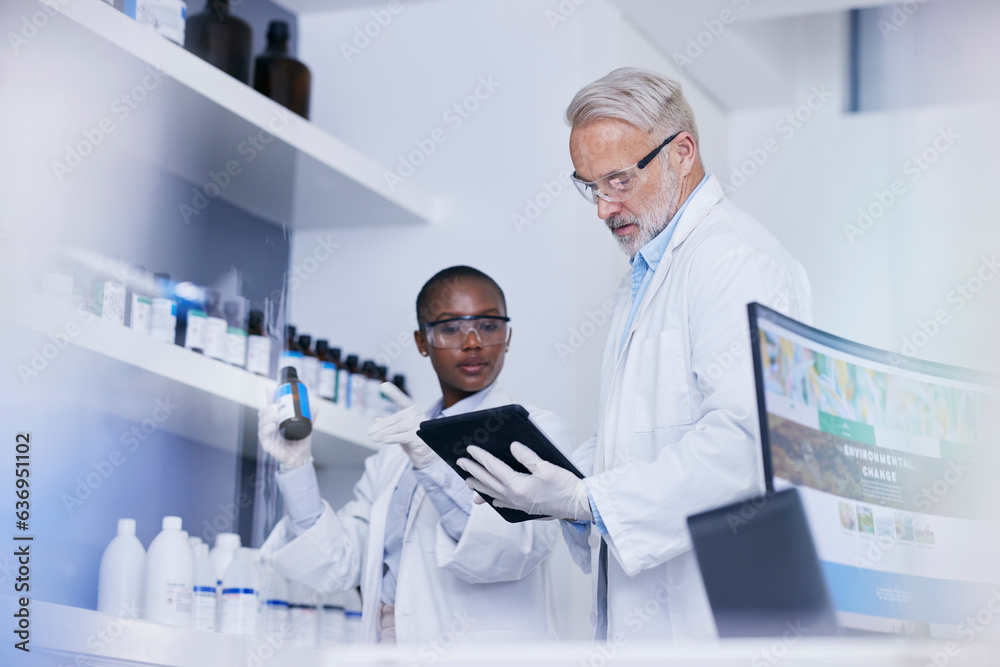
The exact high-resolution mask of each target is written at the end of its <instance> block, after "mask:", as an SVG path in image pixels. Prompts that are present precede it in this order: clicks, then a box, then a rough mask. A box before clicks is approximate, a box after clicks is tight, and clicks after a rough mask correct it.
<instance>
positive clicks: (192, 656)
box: [31, 600, 383, 667]
mask: <svg viewBox="0 0 1000 667" xmlns="http://www.w3.org/2000/svg"><path fill="white" fill-rule="evenodd" d="M31 607H32V609H31V614H32V635H31V651H32V654H33V655H36V654H39V653H40V654H42V655H48V656H52V657H53V658H55V657H58V658H59V659H61V660H62V661H63V663H66V662H68V663H71V664H72V663H73V658H76V659H77V662H76V663H75V664H88V665H89V664H93V665H108V664H115V665H119V664H137V665H139V664H141V665H162V666H164V667H190V666H191V665H255V664H260V665H268V666H269V667H283V666H294V667H309V666H313V665H315V666H316V667H320V666H323V665H334V664H337V665H343V664H357V665H362V664H370V660H371V657H372V653H377V654H379V655H381V654H382V653H383V652H379V651H378V650H377V649H372V648H371V647H365V646H361V645H357V644H341V645H338V646H335V647H333V648H305V647H301V646H295V645H292V642H291V641H289V640H288V638H286V637H284V636H277V637H275V636H271V637H250V636H245V635H231V634H222V633H218V632H206V631H204V630H195V629H193V628H177V627H173V626H169V625H163V624H160V623H153V622H151V621H145V620H142V619H137V618H135V617H134V615H130V614H129V613H128V612H123V613H122V614H118V615H109V614H103V613H101V612H97V611H93V610H90V609H79V608H77V607H69V606H66V605H59V604H52V603H49V602H42V601H37V600H32V602H31ZM269 639H270V641H269ZM67 656H70V659H69V660H67V659H66V657H67ZM63 663H60V662H57V661H55V660H53V662H52V664H63ZM42 664H48V662H42Z"/></svg>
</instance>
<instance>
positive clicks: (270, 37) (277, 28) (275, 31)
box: [267, 21, 288, 42]
mask: <svg viewBox="0 0 1000 667" xmlns="http://www.w3.org/2000/svg"><path fill="white" fill-rule="evenodd" d="M287 39H288V24H287V23H286V22H284V21H271V23H270V24H268V26H267V41H269V42H283V41H285V40H287Z"/></svg>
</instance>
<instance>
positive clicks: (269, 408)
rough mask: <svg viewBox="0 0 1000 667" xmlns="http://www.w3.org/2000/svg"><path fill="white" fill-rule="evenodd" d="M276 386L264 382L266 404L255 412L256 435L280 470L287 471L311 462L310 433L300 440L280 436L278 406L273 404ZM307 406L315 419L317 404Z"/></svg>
mask: <svg viewBox="0 0 1000 667" xmlns="http://www.w3.org/2000/svg"><path fill="white" fill-rule="evenodd" d="M276 388H277V385H276V384H275V383H274V382H267V383H265V387H264V391H265V392H266V394H267V398H266V405H265V407H264V408H262V409H261V410H260V411H258V412H257V437H258V438H259V439H260V446H261V447H263V448H264V451H265V452H267V453H268V454H270V455H271V456H273V457H274V458H275V459H276V460H277V461H278V464H279V467H280V470H281V472H288V471H289V470H292V469H294V468H298V467H299V466H303V465H306V464H307V463H312V460H313V457H312V434H310V435H307V436H306V437H304V438H302V439H301V440H286V439H285V438H283V437H281V430H280V429H279V428H278V406H277V405H275V404H274V391H275V389H276ZM309 406H310V408H312V418H313V421H315V420H316V407H317V406H315V405H314V404H313V402H312V401H310V402H309Z"/></svg>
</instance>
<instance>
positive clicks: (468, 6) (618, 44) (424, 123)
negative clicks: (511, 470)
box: [290, 0, 727, 638]
mask: <svg viewBox="0 0 1000 667" xmlns="http://www.w3.org/2000/svg"><path fill="white" fill-rule="evenodd" d="M564 4H569V3H564ZM558 6H559V3H558V2H556V1H548V2H534V1H528V0H522V1H518V2H503V3H499V2H468V1H459V0H448V1H440V2H419V3H412V4H410V3H404V4H403V11H402V12H400V13H399V14H398V15H397V16H395V17H393V19H392V21H391V22H390V23H389V24H388V25H387V26H386V27H385V28H384V29H383V30H382V32H381V34H379V35H378V36H377V37H375V38H373V39H372V41H371V43H370V44H369V45H368V46H367V47H366V48H365V49H364V50H362V51H361V52H360V54H357V55H355V56H354V57H353V58H352V60H351V61H350V62H347V59H346V58H345V56H344V55H343V53H342V51H341V46H340V45H341V42H348V43H350V41H351V40H352V39H353V36H354V29H355V27H358V26H360V27H363V26H364V24H365V23H366V22H368V21H370V20H371V18H372V17H371V15H370V14H369V11H370V10H360V11H350V12H337V13H328V14H318V15H309V16H304V17H302V18H300V23H299V26H300V46H299V55H300V58H302V60H304V61H305V62H306V63H307V64H308V65H309V66H310V68H311V69H312V72H313V77H314V84H313V102H312V118H313V120H314V121H315V122H316V123H317V124H319V125H320V126H321V127H323V128H325V129H327V130H329V131H330V132H332V133H333V134H335V135H337V136H339V137H341V138H343V139H344V140H345V141H347V142H348V143H350V144H352V145H354V146H355V147H357V148H358V149H360V150H362V151H363V152H365V153H367V154H369V155H371V156H372V157H374V158H375V159H377V160H379V161H380V162H381V163H382V164H384V165H387V166H389V167H391V168H396V167H397V166H398V163H399V159H400V155H405V154H408V153H410V152H411V151H413V150H414V149H415V148H416V146H415V144H414V141H415V140H423V139H426V138H427V137H429V136H430V134H431V132H432V130H434V129H435V128H442V129H443V130H444V131H445V132H446V136H447V140H446V141H445V142H444V143H441V144H440V145H439V146H438V147H437V148H436V150H435V152H434V153H433V154H432V155H431V156H430V157H429V158H428V159H427V160H426V162H425V163H424V164H423V165H421V166H420V167H419V168H418V169H417V170H416V172H415V173H414V174H413V175H412V181H413V182H414V183H416V184H418V185H420V186H421V187H423V188H425V189H426V190H427V191H429V192H431V193H433V194H435V195H438V196H440V197H441V198H442V202H443V204H444V206H443V215H442V216H441V219H440V221H439V222H438V224H436V225H434V226H429V227H421V228H414V227H393V226H386V227H379V228H370V229H369V228H360V227H358V228H352V229H349V230H338V231H335V232H298V233H296V234H295V235H294V238H293V241H292V263H293V266H294V264H295V263H296V262H298V261H299V260H300V258H303V257H305V256H307V255H308V254H309V253H311V251H312V249H313V247H314V244H316V243H317V242H318V241H319V239H320V238H327V237H328V234H329V238H330V239H331V240H333V241H334V242H336V243H339V244H340V247H339V249H338V253H337V254H336V255H335V256H334V257H333V259H331V260H330V261H328V262H326V263H325V264H324V265H323V266H321V267H320V268H319V270H317V271H316V272H315V273H314V274H312V275H311V276H310V277H309V278H308V280H306V281H305V282H303V283H302V285H301V286H300V287H299V288H298V289H297V290H296V292H295V293H294V294H293V295H292V298H291V301H290V303H291V321H292V322H293V323H296V324H298V325H299V326H300V330H301V331H303V332H305V333H312V334H313V335H320V336H322V337H328V338H329V339H330V341H331V344H332V345H340V346H342V347H344V348H345V352H347V351H350V352H359V353H361V354H363V355H364V356H366V357H373V356H375V355H376V354H378V353H380V352H383V353H387V354H389V356H390V357H391V359H390V363H389V366H390V367H391V370H394V371H398V372H403V373H406V375H407V377H408V380H409V382H410V385H411V389H412V390H413V392H414V393H415V395H416V396H417V398H418V399H419V400H421V401H424V402H428V403H429V402H430V401H432V400H434V399H435V398H437V397H438V396H439V395H440V393H439V390H438V387H437V385H436V379H435V377H434V375H433V372H432V370H431V368H430V366H429V364H427V362H426V361H425V360H424V359H422V358H421V357H420V356H419V355H418V354H417V353H416V350H415V349H414V347H413V346H412V344H411V343H409V341H410V340H412V338H411V332H412V330H413V328H414V326H413V324H414V320H413V318H414V316H413V309H414V300H415V298H416V294H417V292H418V291H419V289H420V286H421V285H422V284H423V282H424V281H425V280H426V279H427V278H429V277H430V276H431V275H432V274H434V273H435V272H436V271H438V270H440V269H442V268H444V267H446V266H449V265H452V264H469V265H472V266H475V267H477V268H480V269H482V270H484V271H486V272H487V273H489V274H490V275H492V276H493V277H494V278H495V279H496V280H497V281H498V282H499V283H500V285H501V286H502V287H503V289H504V291H505V292H506V295H507V302H508V307H509V313H510V315H511V317H512V318H513V330H514V334H513V340H512V345H511V352H510V354H509V355H508V356H507V365H506V367H505V370H504V372H503V376H502V382H503V384H504V386H505V387H506V388H507V389H508V390H509V392H510V393H511V394H512V395H514V396H516V397H517V399H518V400H520V401H523V402H529V403H534V404H537V405H541V406H544V407H547V408H550V409H552V410H555V411H556V412H558V413H559V414H561V415H563V416H564V417H565V418H566V419H567V420H568V421H569V422H570V423H571V424H572V425H573V427H574V428H575V430H576V433H577V436H578V437H579V438H580V439H581V440H582V439H584V438H586V437H589V435H590V433H591V432H592V430H593V427H594V423H595V421H596V420H595V416H594V415H595V410H596V406H597V382H598V377H599V362H600V356H601V352H602V349H603V345H604V338H605V335H606V326H603V327H592V325H591V324H590V322H592V321H593V319H595V318H596V319H600V318H599V317H597V316H595V318H589V319H588V315H587V313H588V312H591V313H593V312H594V311H597V310H599V309H600V307H601V305H602V303H603V302H605V301H606V300H607V299H609V298H610V297H611V296H612V294H613V287H614V284H615V282H616V281H617V279H618V278H619V276H620V275H621V274H622V273H623V272H624V270H625V269H626V268H627V261H626V258H625V257H624V255H622V254H621V253H620V251H619V250H618V248H617V245H616V244H615V242H614V241H613V239H612V238H611V237H610V234H609V233H608V232H607V231H606V229H605V228H604V225H603V224H602V223H601V222H600V221H599V220H598V219H597V216H596V210H595V209H594V208H593V207H592V206H591V205H589V204H587V203H586V202H585V201H584V200H583V199H582V198H580V197H579V195H577V194H576V192H575V191H574V190H573V189H572V186H566V185H565V184H563V192H562V193H561V194H557V195H556V196H555V197H554V198H553V201H552V202H551V204H549V203H548V202H547V201H546V191H545V183H547V182H549V183H551V182H553V181H557V178H558V175H559V173H560V172H561V171H563V170H571V169H572V165H571V163H570V160H569V153H568V149H567V142H568V138H569V129H568V128H567V127H566V126H565V124H564V122H563V112H564V110H565V108H566V105H567V104H568V103H569V101H570V99H571V98H572V96H573V94H574V93H575V92H576V91H577V90H578V89H579V88H580V87H581V86H582V85H584V84H586V83H588V82H590V81H592V80H594V79H596V78H598V77H600V76H602V75H604V74H606V73H607V72H609V71H610V70H612V69H614V68H615V67H619V66H623V65H637V66H645V67H651V68H655V69H659V70H660V71H663V72H666V73H671V74H672V73H674V69H673V66H672V65H671V64H670V63H669V62H668V61H666V60H665V59H664V58H663V57H662V56H660V55H659V54H658V53H657V52H656V51H655V50H653V49H652V48H651V47H650V46H648V44H647V43H646V42H645V41H644V40H643V38H642V37H641V36H640V35H638V34H637V33H636V31H635V29H634V28H633V27H632V26H631V25H629V24H628V23H626V22H625V21H623V20H622V19H621V17H620V15H619V14H618V12H617V10H615V9H614V8H612V7H611V6H610V5H608V4H607V3H605V2H603V1H601V0H591V1H590V2H587V3H585V4H583V5H582V6H580V7H579V8H577V9H576V11H575V12H574V13H572V14H571V15H569V16H566V17H562V16H561V15H558V16H559V17H560V18H565V20H561V21H554V22H553V23H551V24H550V19H551V18H552V17H553V16H557V15H556V14H549V15H547V14H546V12H547V11H553V12H556V11H558ZM480 77H487V78H489V77H492V78H493V80H495V81H497V82H499V84H500V85H499V87H498V88H497V89H496V91H495V92H494V93H493V94H492V95H491V96H490V97H489V98H488V99H486V100H485V101H483V102H482V103H481V106H480V107H479V109H477V110H476V111H475V112H474V113H472V114H471V115H470V117H469V118H468V119H466V120H463V122H462V124H461V126H459V127H453V125H449V123H448V122H447V119H446V118H444V117H443V115H444V114H445V112H446V111H447V110H448V109H449V107H451V105H452V104H454V103H456V102H459V101H461V100H462V99H463V98H464V97H466V96H467V95H470V94H472V93H473V92H474V90H475V88H476V86H477V85H478V82H479V78H480ZM686 90H687V92H688V94H689V95H690V97H691V101H692V104H693V105H694V106H695V110H696V112H697V113H698V117H699V124H700V128H701V134H702V137H703V141H704V147H703V154H704V156H705V159H706V161H707V162H708V163H709V164H719V163H721V162H722V161H723V160H724V159H725V156H726V151H727V149H726V145H725V141H726V120H725V117H724V116H723V115H722V113H721V112H720V111H719V110H718V109H716V108H715V107H714V106H713V104H712V102H711V101H710V100H708V99H706V98H704V97H703V96H702V95H700V94H699V92H698V90H697V89H695V88H693V87H690V86H689V87H687V88H686ZM550 187H551V188H552V189H553V190H554V189H555V187H554V186H550ZM526 198H527V199H533V200H536V201H537V202H538V204H540V205H541V209H540V215H538V217H537V218H536V219H534V220H533V221H532V224H530V225H527V226H523V227H521V229H520V230H519V229H518V228H517V227H516V226H515V224H514V223H513V222H512V216H513V215H515V214H518V215H521V216H525V219H527V217H528V214H529V213H532V212H531V211H526V208H527V206H528V204H527V203H526V201H525V199H526ZM546 204H548V205H547V206H546ZM328 214H329V215H331V216H336V215H337V211H336V210H332V211H329V212H328ZM572 329H576V330H577V331H580V332H582V333H584V334H585V333H590V334H591V335H590V336H589V337H586V340H585V343H584V344H583V345H582V346H580V347H579V349H577V350H576V351H574V353H572V354H566V353H564V354H563V355H562V358H561V357H560V354H559V352H558V351H557V345H558V344H563V345H565V346H570V344H571V343H572V342H576V343H578V342H579V340H577V339H572V340H571V333H572V332H571V330H572ZM397 338H401V339H402V340H403V341H406V345H405V346H404V347H402V348H394V345H395V342H396V341H397ZM339 483H340V484H342V481H341V482H339ZM336 484H338V483H334V482H333V478H332V477H331V484H330V486H331V487H332V486H336ZM334 491H335V490H334V489H333V488H331V493H334ZM560 549H561V550H563V553H561V554H560V555H559V557H558V558H557V560H556V561H555V563H556V565H555V566H554V567H553V570H554V573H555V575H556V585H557V589H558V591H559V594H560V598H561V619H560V628H561V632H562V634H563V636H564V637H577V638H584V637H587V636H589V631H590V630H589V621H588V616H589V612H590V606H591V603H590V597H589V583H588V580H587V579H586V578H585V577H583V576H582V575H579V573H578V572H577V571H576V570H575V567H574V566H572V565H571V564H570V563H569V559H568V555H567V554H566V553H565V552H564V547H562V546H561V545H560Z"/></svg>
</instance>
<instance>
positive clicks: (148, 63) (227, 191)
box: [25, 0, 435, 228]
mask: <svg viewBox="0 0 1000 667" xmlns="http://www.w3.org/2000/svg"><path fill="white" fill-rule="evenodd" d="M31 4H33V3H31ZM50 4H52V5H54V6H57V7H58V8H59V11H60V12H61V13H62V14H63V15H64V16H65V17H67V18H68V19H70V21H64V22H62V23H64V24H67V25H61V26H60V27H59V28H57V29H52V28H49V29H48V30H46V31H45V34H44V35H43V38H44V39H52V40H53V42H58V46H56V45H55V44H53V45H52V46H51V48H48V47H47V48H45V49H37V50H34V53H32V52H27V53H26V55H25V60H27V59H28V58H38V59H40V60H39V62H40V63H42V62H43V61H44V62H45V64H46V65H47V66H46V67H45V69H44V71H45V75H46V77H47V78H49V79H56V80H54V81H50V82H49V85H50V86H51V87H52V88H53V89H57V90H62V91H65V95H66V99H67V100H72V103H73V104H74V105H77V106H78V108H79V110H80V115H79V117H80V118H86V119H93V120H92V122H93V123H95V124H96V123H97V122H98V120H99V119H100V117H101V116H100V115H98V114H104V115H105V117H106V118H107V120H109V121H110V122H111V125H112V126H113V133H109V135H108V136H107V137H106V138H107V140H109V141H110V140H114V141H115V142H116V143H118V144H119V145H121V146H125V147H127V148H128V149H129V150H130V151H132V152H133V153H134V154H136V155H138V156H140V157H142V158H144V159H145V160H147V161H148V162H150V163H152V164H155V165H159V166H161V167H163V168H164V169H166V170H167V171H169V172H171V173H175V174H177V175H179V176H181V177H183V178H185V179H186V180H188V181H189V182H191V183H193V184H194V185H195V186H196V187H195V189H194V190H193V191H192V194H191V198H190V200H189V201H187V202H180V203H183V204H185V205H187V206H188V207H190V208H189V209H188V210H187V211H186V213H187V218H188V220H192V219H196V216H197V215H199V213H198V212H195V213H192V212H191V210H190V209H196V210H198V208H199V206H201V205H205V204H207V202H208V201H210V199H212V198H213V197H219V198H220V199H224V200H226V201H228V202H230V203H232V204H233V205H235V206H237V207H239V208H242V209H244V210H246V211H248V212H250V213H253V214H254V215H257V216H259V217H261V218H263V219H265V220H268V221H271V222H274V223H278V224H286V225H289V226H290V227H292V228H323V227H334V226H338V225H342V224H344V225H358V224H399V223H427V222H430V221H431V220H432V219H433V217H434V208H435V203H434V198H433V197H432V196H431V195H429V194H428V193H426V192H424V191H423V190H421V189H419V188H418V187H416V186H414V185H413V184H412V183H410V182H408V181H403V182H399V183H396V184H394V186H393V187H391V188H390V187H389V185H387V183H386V180H385V174H386V169H385V168H384V167H383V166H382V165H380V164H379V163H378V162H376V161H375V160H373V159H371V158H370V157H368V156H366V155H364V154H362V153H360V152H359V151H357V150H355V149H354V148H352V147H350V146H348V145H347V144H346V143H344V142H343V141H341V140H340V139H338V138H336V137H334V136H331V135H330V134H329V133H327V132H325V131H323V130H322V129H320V128H319V127H318V126H316V125H314V124H313V123H310V122H309V121H307V120H305V119H303V118H301V117H300V116H298V115H296V114H293V113H291V112H289V111H287V110H286V109H285V108H284V107H282V106H280V105H278V104H277V103H275V102H274V101H272V100H270V99H268V98H267V97H265V96H263V95H261V94H260V93H258V92H257V91H255V90H253V88H251V87H250V86H248V85H245V84H243V83H242V82H240V81H237V80H236V79H234V78H233V77H230V76H229V75H227V74H225V73H224V72H222V71H220V70H218V69H216V68H215V67H213V66H212V65H209V64H208V63H206V62H204V61H202V60H201V59H200V58H198V57H196V56H194V55H193V54H191V53H189V52H187V51H185V50H184V49H183V48H182V47H180V46H178V45H176V44H174V43H172V42H170V41H168V40H166V39H164V38H162V37H160V36H159V35H157V34H155V33H154V32H153V31H152V29H150V28H147V27H145V26H141V25H139V24H137V23H136V22H135V21H133V20H132V19H130V18H128V17H127V16H125V15H124V14H122V13H121V12H118V11H116V10H114V9H113V8H111V7H110V6H108V5H107V4H105V3H104V2H102V1H101V0H73V2H59V3H54V2H53V3H50ZM26 6H27V5H26ZM35 10H37V6H35ZM29 13H30V12H29ZM237 13H238V12H237ZM53 24H55V21H54V22H53ZM43 50H44V51H46V52H47V53H42V51H43ZM79 54H86V56H87V57H86V58H80V57H79ZM93 63H101V68H102V70H101V76H100V77H99V78H95V77H94V76H93V74H94V72H93V69H92V68H93ZM81 79H83V80H82V81H81ZM125 98H130V99H125ZM122 100H124V103H125V104H128V105H129V107H130V108H132V110H131V111H127V110H126V109H125V107H124V106H122V103H121V101H122ZM109 103H111V104H113V105H116V106H112V107H109ZM133 107H134V108H133ZM109 110H110V111H111V115H109ZM122 116H127V117H126V118H122ZM272 137H273V139H272ZM77 139H78V137H77ZM227 170H229V173H227ZM213 176H214V178H213ZM198 193H200V195H199V194H198ZM206 195H207V196H206ZM202 217H204V216H202Z"/></svg>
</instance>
